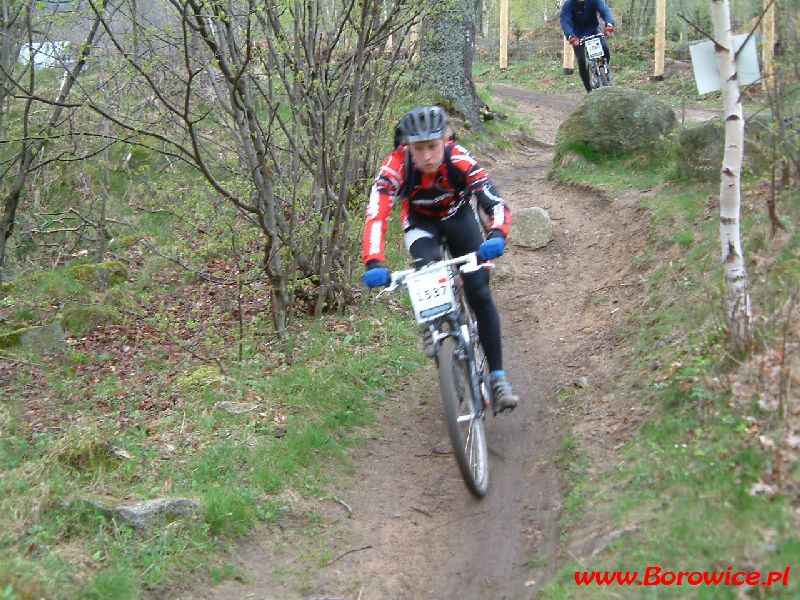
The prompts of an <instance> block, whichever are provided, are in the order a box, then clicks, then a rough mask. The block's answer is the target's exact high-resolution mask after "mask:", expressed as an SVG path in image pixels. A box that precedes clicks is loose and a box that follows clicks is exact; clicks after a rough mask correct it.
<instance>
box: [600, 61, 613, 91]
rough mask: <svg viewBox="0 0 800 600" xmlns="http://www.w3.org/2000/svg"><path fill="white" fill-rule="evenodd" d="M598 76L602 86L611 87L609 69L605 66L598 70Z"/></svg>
mask: <svg viewBox="0 0 800 600" xmlns="http://www.w3.org/2000/svg"><path fill="white" fill-rule="evenodd" d="M597 75H598V77H599V78H600V85H601V86H606V85H611V72H610V71H609V70H608V67H606V66H605V65H603V66H602V67H600V68H599V69H598V70H597Z"/></svg>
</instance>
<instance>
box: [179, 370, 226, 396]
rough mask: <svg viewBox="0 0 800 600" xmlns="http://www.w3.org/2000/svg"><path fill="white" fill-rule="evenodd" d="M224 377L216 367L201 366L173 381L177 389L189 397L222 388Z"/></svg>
mask: <svg viewBox="0 0 800 600" xmlns="http://www.w3.org/2000/svg"><path fill="white" fill-rule="evenodd" d="M224 382H225V376H224V375H223V374H222V373H220V371H219V369H218V368H217V367H212V366H210V365H203V366H200V367H197V368H195V369H194V370H192V371H191V372H190V373H188V374H187V375H182V376H181V377H177V378H176V379H175V385H176V386H177V388H178V389H180V390H181V391H183V392H184V393H185V394H187V395H190V396H196V395H199V394H201V393H202V392H203V391H205V390H215V389H219V388H220V387H222V384H223V383H224Z"/></svg>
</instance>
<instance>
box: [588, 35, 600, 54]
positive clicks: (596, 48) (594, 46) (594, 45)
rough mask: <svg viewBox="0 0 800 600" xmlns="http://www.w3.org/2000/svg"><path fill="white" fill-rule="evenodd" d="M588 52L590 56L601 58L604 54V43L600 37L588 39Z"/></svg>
mask: <svg viewBox="0 0 800 600" xmlns="http://www.w3.org/2000/svg"><path fill="white" fill-rule="evenodd" d="M586 52H587V53H588V54H589V58H600V57H601V56H603V45H602V44H601V43H600V39H599V38H593V39H591V40H586Z"/></svg>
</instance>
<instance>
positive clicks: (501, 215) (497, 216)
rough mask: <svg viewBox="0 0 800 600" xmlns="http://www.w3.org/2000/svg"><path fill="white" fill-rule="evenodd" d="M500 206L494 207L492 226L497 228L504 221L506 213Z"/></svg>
mask: <svg viewBox="0 0 800 600" xmlns="http://www.w3.org/2000/svg"><path fill="white" fill-rule="evenodd" d="M504 209H505V207H504V206H503V205H502V204H496V205H495V207H494V226H495V227H499V226H500V225H502V224H503V223H504V222H505V220H506V211H505V210H504Z"/></svg>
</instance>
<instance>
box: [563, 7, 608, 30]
mask: <svg viewBox="0 0 800 600" xmlns="http://www.w3.org/2000/svg"><path fill="white" fill-rule="evenodd" d="M597 13H600V15H601V16H602V17H603V20H604V21H605V22H606V25H613V24H614V17H613V16H612V15H611V10H610V9H609V8H608V6H606V3H605V2H603V0H583V2H578V0H566V2H564V6H562V7H561V29H562V30H563V31H564V35H565V36H567V37H568V38H571V37H577V38H582V37H586V36H587V35H594V34H595V33H597V31H598V29H599V28H600V22H599V21H598V20H597Z"/></svg>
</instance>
